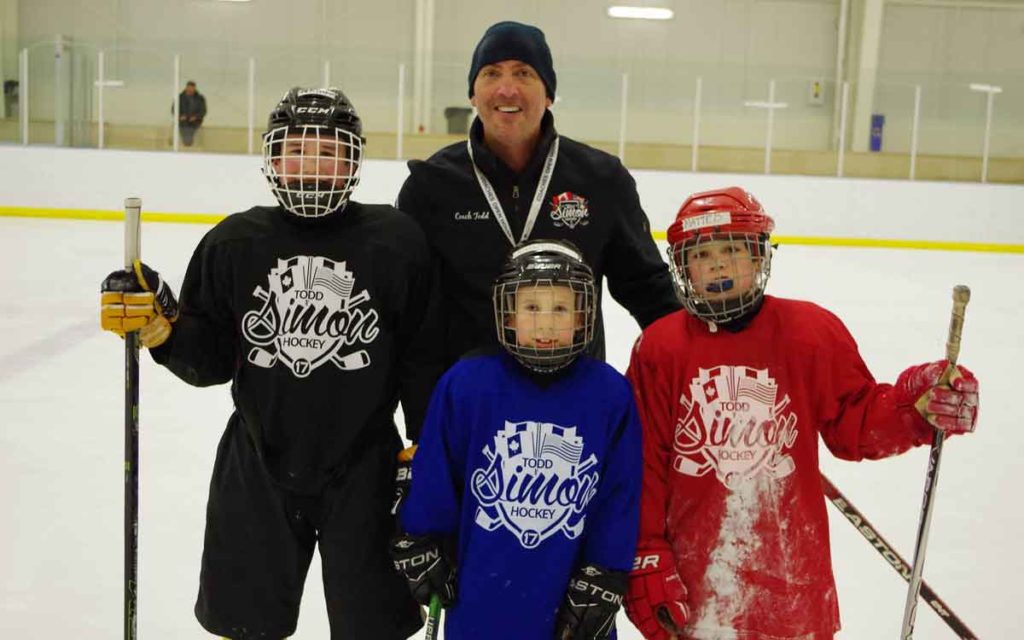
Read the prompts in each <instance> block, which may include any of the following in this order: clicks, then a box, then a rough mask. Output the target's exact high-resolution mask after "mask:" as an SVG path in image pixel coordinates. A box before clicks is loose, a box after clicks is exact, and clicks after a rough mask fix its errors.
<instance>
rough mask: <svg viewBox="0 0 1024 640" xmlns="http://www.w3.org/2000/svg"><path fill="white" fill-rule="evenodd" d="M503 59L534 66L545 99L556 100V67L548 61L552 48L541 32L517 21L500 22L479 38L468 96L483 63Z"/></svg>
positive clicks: (470, 76)
mask: <svg viewBox="0 0 1024 640" xmlns="http://www.w3.org/2000/svg"><path fill="white" fill-rule="evenodd" d="M503 60H519V61H520V62H525V63H526V64H528V65H530V66H531V67H533V68H534V70H535V71H536V72H537V75H539V76H540V79H541V81H542V82H543V83H544V89H545V90H546V92H547V95H548V98H550V99H551V100H554V99H555V85H556V84H557V79H556V78H555V68H554V65H553V64H552V62H551V49H549V48H548V43H547V41H546V40H545V39H544V32H543V31H541V30H540V29H538V28H537V27H534V26H532V25H528V24H522V23H520V22H511V21H509V22H499V23H497V24H495V25H493V26H491V28H490V29H488V30H487V31H486V32H484V37H482V38H480V42H478V43H477V45H476V49H475V50H474V51H473V60H472V62H470V65H469V97H470V98H472V97H473V83H474V82H475V81H476V76H477V74H478V73H480V69H481V68H482V67H484V66H485V65H489V64H493V63H495V62H501V61H503Z"/></svg>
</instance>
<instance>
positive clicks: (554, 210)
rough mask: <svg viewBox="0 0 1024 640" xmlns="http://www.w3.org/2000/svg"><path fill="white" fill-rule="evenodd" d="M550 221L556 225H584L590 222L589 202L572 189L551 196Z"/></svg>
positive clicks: (572, 227) (570, 226)
mask: <svg viewBox="0 0 1024 640" xmlns="http://www.w3.org/2000/svg"><path fill="white" fill-rule="evenodd" d="M551 221H552V222H554V224H555V226H556V227H569V228H570V229H575V228H576V227H577V226H582V227H585V226H587V225H588V224H590V209H589V202H588V201H587V199H586V198H584V197H583V196H580V195H576V194H575V193H573V192H572V191H566V192H564V193H560V194H558V195H557V196H555V197H553V198H551Z"/></svg>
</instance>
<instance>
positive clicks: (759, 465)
mask: <svg viewBox="0 0 1024 640" xmlns="http://www.w3.org/2000/svg"><path fill="white" fill-rule="evenodd" d="M627 377H628V378H629V379H630V381H631V382H632V383H633V387H634V390H635V393H636V399H637V405H638V408H639V412H640V420H641V423H642V424H643V435H644V476H643V494H642V506H641V523H640V538H639V546H640V547H641V548H648V549H650V548H656V549H671V550H672V553H673V555H674V557H675V559H676V564H677V569H678V571H679V575H680V577H681V578H682V580H683V583H684V584H685V586H686V588H687V589H688V590H689V603H690V610H691V612H692V617H691V620H690V622H689V623H688V625H687V629H686V632H687V635H686V636H685V637H686V638H692V639H694V640H719V639H726V638H728V639H729V640H781V639H792V638H800V639H802V640H820V639H829V638H832V636H833V634H834V633H835V631H836V630H838V629H839V608H838V604H837V599H836V588H835V580H834V578H833V575H832V563H831V557H830V552H829V532H828V517H827V514H826V512H825V500H824V495H823V493H822V489H821V477H820V472H819V468H818V436H819V435H820V436H821V438H822V439H823V440H824V442H825V444H826V446H827V447H828V448H829V450H830V451H831V452H832V453H833V454H834V455H836V456H837V457H839V458H843V459H846V460H860V459H863V458H883V457H886V456H890V455H894V454H897V453H901V452H903V451H905V450H907V449H909V448H910V447H912V446H915V445H919V444H924V443H926V442H930V441H931V434H932V431H933V430H932V429H931V427H930V426H929V425H928V423H927V422H925V420H924V419H923V418H922V417H921V416H920V415H919V414H918V412H917V411H916V409H914V407H913V404H912V401H905V399H903V398H901V397H899V394H897V393H895V392H894V391H893V388H892V386H891V385H888V384H879V383H877V382H875V380H874V378H873V377H872V376H871V373H870V372H869V371H868V369H867V366H866V365H865V364H864V361H863V360H862V359H861V357H860V354H859V353H858V351H857V345H856V343H855V342H854V340H853V337H852V336H851V335H850V333H849V332H848V331H847V329H846V327H845V326H844V325H843V323H842V322H841V321H840V320H839V319H838V318H837V317H836V316H834V315H833V314H832V313H830V312H828V311H826V310H825V309H823V308H821V307H819V306H817V305H815V304H812V303H809V302H802V301H797V300H785V299H780V298H773V297H771V296H765V297H764V305H763V306H762V308H761V310H760V312H759V313H758V314H757V316H755V317H754V319H753V320H752V321H751V322H750V324H749V325H748V326H747V327H746V328H744V329H743V330H741V331H739V332H736V333H731V332H729V331H726V330H723V329H721V328H718V330H717V331H715V332H712V331H710V329H709V327H708V325H707V323H705V322H703V321H701V320H699V319H696V318H694V317H692V316H690V315H689V314H687V313H686V312H682V311H681V312H676V313H673V314H671V315H668V316H665V317H664V318H662V319H661V320H658V321H657V322H655V323H654V324H652V325H651V326H650V327H648V328H647V329H646V330H645V331H644V332H643V334H642V335H641V337H640V339H639V340H638V341H637V343H636V346H635V347H634V350H633V355H632V359H631V362H630V366H629V371H628V373H627Z"/></svg>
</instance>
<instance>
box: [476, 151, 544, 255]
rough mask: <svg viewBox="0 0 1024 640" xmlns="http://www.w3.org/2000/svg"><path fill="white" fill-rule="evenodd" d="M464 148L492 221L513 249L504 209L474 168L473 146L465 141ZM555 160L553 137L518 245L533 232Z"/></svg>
mask: <svg viewBox="0 0 1024 640" xmlns="http://www.w3.org/2000/svg"><path fill="white" fill-rule="evenodd" d="M466 148H467V149H469V162H470V164H472V165H473V172H474V173H476V181H477V182H479V183H480V189H481V190H482V191H483V192H484V197H485V198H487V204H489V205H491V211H493V212H494V219H495V220H497V221H498V226H500V227H501V230H502V231H503V232H504V233H505V237H506V238H508V241H509V243H510V244H511V245H512V246H513V247H514V246H516V239H515V237H513V235H512V227H510V226H509V224H508V218H507V217H506V216H505V209H503V208H502V206H501V201H499V200H498V194H496V193H495V192H494V187H493V186H492V185H491V181H490V180H488V179H487V176H485V175H484V172H483V171H481V170H480V167H478V166H476V160H475V159H474V158H473V145H472V143H470V141H469V140H466ZM556 160H558V136H555V140H554V142H552V143H551V149H550V150H548V157H547V158H545V159H544V170H543V171H541V174H540V180H538V181H537V191H536V192H534V194H533V202H531V203H530V213H529V214H528V215H527V216H526V224H525V225H524V226H523V237H522V238H520V239H519V242H520V243H522V242H525V241H526V239H527V238H529V237H530V232H531V231H533V224H534V223H535V222H536V221H537V214H538V213H540V205H541V204H542V203H543V202H544V195H545V194H546V193H547V191H548V185H549V184H551V176H552V175H553V174H554V173H555V161H556Z"/></svg>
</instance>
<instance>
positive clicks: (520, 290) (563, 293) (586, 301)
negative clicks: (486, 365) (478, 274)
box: [494, 277, 597, 373]
mask: <svg viewBox="0 0 1024 640" xmlns="http://www.w3.org/2000/svg"><path fill="white" fill-rule="evenodd" d="M596 315H597V307H596V304H595V297H594V282H593V280H590V279H584V278H571V277H570V278H565V279H562V278H558V279H533V278H521V279H513V280H503V281H499V282H497V283H495V285H494V321H495V326H496V328H497V332H498V342H500V343H501V345H502V346H503V347H504V348H505V349H506V350H507V351H508V352H509V353H510V354H512V356H513V357H514V358H515V359H516V360H518V361H519V363H520V364H522V365H523V366H524V367H526V368H527V369H530V370H531V371H536V372H538V373H551V372H553V371H557V370H559V369H563V368H565V367H567V366H569V365H570V364H572V362H573V361H574V360H575V359H576V357H577V356H578V355H579V354H580V353H582V352H583V351H585V350H586V349H587V347H589V346H590V343H591V341H592V340H593V339H594V325H595V323H596Z"/></svg>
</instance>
